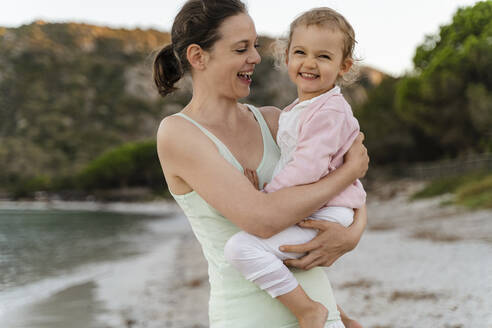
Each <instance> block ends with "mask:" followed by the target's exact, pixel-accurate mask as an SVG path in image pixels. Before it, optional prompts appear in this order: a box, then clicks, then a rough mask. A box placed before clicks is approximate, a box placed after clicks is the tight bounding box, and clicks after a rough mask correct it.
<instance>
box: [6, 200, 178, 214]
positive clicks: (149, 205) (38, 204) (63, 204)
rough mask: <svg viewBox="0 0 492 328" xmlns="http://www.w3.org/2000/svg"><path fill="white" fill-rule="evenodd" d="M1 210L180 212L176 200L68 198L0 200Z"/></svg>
mask: <svg viewBox="0 0 492 328" xmlns="http://www.w3.org/2000/svg"><path fill="white" fill-rule="evenodd" d="M0 210H61V211H90V212H115V213H130V214H142V215H153V216H159V215H169V214H177V213H180V209H179V207H178V205H177V204H176V202H174V200H167V199H162V200H154V201H148V202H122V201H118V202H102V201H67V200H20V201H13V200H0Z"/></svg>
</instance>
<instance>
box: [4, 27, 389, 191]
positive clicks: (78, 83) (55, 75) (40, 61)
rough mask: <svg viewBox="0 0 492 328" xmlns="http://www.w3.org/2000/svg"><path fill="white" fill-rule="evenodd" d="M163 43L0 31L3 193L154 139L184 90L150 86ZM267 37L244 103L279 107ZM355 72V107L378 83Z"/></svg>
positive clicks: (111, 33)
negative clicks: (166, 93)
mask: <svg viewBox="0 0 492 328" xmlns="http://www.w3.org/2000/svg"><path fill="white" fill-rule="evenodd" d="M169 41H170V35H169V33H166V32H161V31H156V30H141V29H134V30H127V29H112V28H108V27H102V26H93V25H87V24H76V23H47V22H44V21H35V22H33V23H31V24H29V25H23V26H20V27H18V28H0V157H1V158H2V160H1V161H0V188H1V187H4V188H5V187H8V186H12V185H15V184H17V183H19V182H21V181H25V180H26V179H32V178H36V177H38V178H39V177H41V178H42V179H48V180H49V179H51V178H52V177H54V176H69V175H72V174H74V173H75V172H78V171H80V170H81V169H82V168H83V167H84V166H85V165H86V164H87V163H89V162H90V161H91V160H92V159H94V158H96V157H97V156H99V155H100V154H102V153H103V152H104V151H106V150H108V149H110V148H113V147H116V146H119V145H121V144H123V143H126V142H130V141H138V140H142V139H149V138H153V137H154V135H155V131H156V128H157V125H158V123H159V121H160V120H161V119H162V118H163V117H164V116H166V115H169V114H171V113H174V112H176V111H178V110H179V109H180V108H181V107H182V106H183V105H184V104H186V102H187V100H188V99H189V98H190V94H191V93H190V86H189V81H188V82H187V81H186V80H185V81H184V82H183V83H182V88H181V90H180V91H179V92H177V93H176V94H174V95H172V96H170V97H166V99H161V98H160V97H159V96H158V94H157V92H156V91H155V90H154V87H153V82H152V61H153V56H154V53H155V52H156V51H158V50H159V48H160V47H161V46H162V45H164V44H166V43H168V42H169ZM273 41H274V40H272V39H270V38H265V37H263V38H261V43H262V44H263V47H262V48H261V50H260V52H261V53H262V55H263V56H262V59H263V60H262V62H261V64H259V65H258V66H257V68H256V70H255V76H254V84H253V86H252V92H251V96H250V97H249V98H247V99H245V100H244V101H245V102H248V103H252V104H255V105H265V104H268V105H276V106H279V107H282V106H285V105H286V104H288V103H290V102H291V101H292V100H293V98H294V97H295V89H294V87H293V85H291V83H290V82H289V81H288V77H287V75H286V73H285V72H281V71H278V70H275V69H273V58H272V54H271V48H270V47H269V45H270V44H271V43H272V42H273ZM361 73H362V74H361V81H360V83H358V84H356V85H354V86H352V87H351V88H349V89H347V90H346V95H347V97H348V98H349V99H350V100H351V101H352V102H353V103H362V102H364V101H365V99H367V92H368V90H369V89H371V88H372V87H374V86H375V85H377V84H379V83H380V81H381V80H382V79H383V78H384V75H383V74H382V73H380V72H378V71H376V70H374V69H371V68H362V70H361Z"/></svg>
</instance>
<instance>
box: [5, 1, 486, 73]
mask: <svg viewBox="0 0 492 328" xmlns="http://www.w3.org/2000/svg"><path fill="white" fill-rule="evenodd" d="M243 1H244V2H245V3H246V4H247V5H248V9H249V13H250V15H251V17H253V20H254V21H255V24H256V29H257V31H258V33H259V34H260V35H268V36H271V37H280V36H283V35H285V34H286V32H287V29H288V26H289V24H290V22H291V21H292V20H293V19H294V18H295V17H296V16H297V15H299V14H300V13H302V12H303V11H306V10H309V9H311V8H313V7H320V6H327V7H331V8H333V9H335V10H337V11H338V12H340V13H341V14H342V15H344V16H345V17H346V18H347V20H348V21H349V22H350V23H351V24H352V26H353V28H354V30H355V33H356V39H357V42H358V43H357V47H356V56H358V58H359V59H361V60H362V64H363V65H369V66H372V67H374V68H376V69H379V70H381V71H383V72H386V73H389V74H392V75H395V76H398V75H401V74H404V73H405V72H407V71H410V70H411V69H412V67H413V65H412V58H413V55H414V52H415V48H416V47H417V46H418V45H419V44H421V43H422V42H423V41H424V38H425V36H426V35H429V34H437V33H438V31H439V26H441V25H446V24H449V23H450V22H451V19H452V16H453V14H454V13H455V12H456V10H457V9H458V8H459V7H463V6H471V5H473V4H475V3H477V2H478V1H477V0H413V1H408V0H374V1H368V0H295V1H292V0H243ZM183 3H184V0H159V1H158V0H138V1H128V0H83V1H81V0H14V1H4V3H2V6H1V7H2V8H1V11H0V26H4V27H17V26H20V25H22V24H28V23H30V22H32V21H34V20H37V19H41V20H45V21H48V22H68V21H70V22H85V23H90V24H96V25H104V26H110V27H118V28H119V27H123V28H136V27H139V28H142V29H147V28H154V29H158V30H162V31H169V30H170V29H171V26H172V22H173V19H174V16H175V15H176V14H177V12H178V11H179V9H180V7H181V6H182V5H183ZM0 46H1V45H0Z"/></svg>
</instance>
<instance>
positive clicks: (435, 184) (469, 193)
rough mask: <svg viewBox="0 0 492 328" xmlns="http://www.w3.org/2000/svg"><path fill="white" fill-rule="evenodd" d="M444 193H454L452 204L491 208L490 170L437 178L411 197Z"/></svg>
mask: <svg viewBox="0 0 492 328" xmlns="http://www.w3.org/2000/svg"><path fill="white" fill-rule="evenodd" d="M446 193H451V194H453V195H454V198H453V200H452V201H451V203H452V204H459V205H464V206H466V207H469V208H472V209H476V208H492V172H490V171H476V172H472V173H467V174H465V175H459V176H452V177H445V178H439V179H436V180H433V181H431V182H430V183H428V184H427V185H426V186H425V187H424V188H423V189H421V190H419V191H418V192H416V193H415V194H413V195H412V196H411V199H412V200H416V199H422V198H430V197H435V196H440V195H443V194H446Z"/></svg>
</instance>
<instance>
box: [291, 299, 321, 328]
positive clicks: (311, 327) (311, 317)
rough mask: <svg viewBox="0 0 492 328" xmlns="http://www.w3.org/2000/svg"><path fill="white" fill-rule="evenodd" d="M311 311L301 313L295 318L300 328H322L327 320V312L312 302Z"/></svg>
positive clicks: (318, 304)
mask: <svg viewBox="0 0 492 328" xmlns="http://www.w3.org/2000/svg"><path fill="white" fill-rule="evenodd" d="M313 303H314V304H313V307H312V309H310V310H308V311H303V313H302V315H301V316H300V317H298V318H297V320H298V321H299V326H300V327H301V328H323V327H324V326H325V323H326V319H327V318H328V310H327V309H326V308H325V307H324V306H323V305H322V304H321V303H318V302H313Z"/></svg>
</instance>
